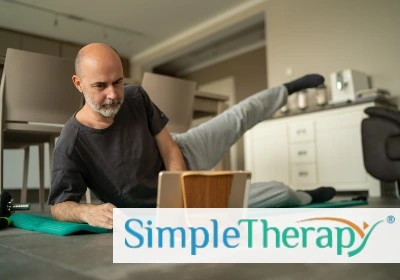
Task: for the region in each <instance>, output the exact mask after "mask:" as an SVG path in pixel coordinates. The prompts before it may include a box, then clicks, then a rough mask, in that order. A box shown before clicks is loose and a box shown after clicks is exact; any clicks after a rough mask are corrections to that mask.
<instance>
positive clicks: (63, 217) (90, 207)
mask: <svg viewBox="0 0 400 280" xmlns="http://www.w3.org/2000/svg"><path fill="white" fill-rule="evenodd" d="M113 208H115V206H114V205H113V204H111V203H105V204H100V205H94V204H79V203H76V202H73V201H65V202H61V203H57V204H54V205H51V207H50V209H51V215H52V216H53V217H54V219H56V220H59V221H65V222H76V223H88V224H89V225H91V226H95V227H102V228H107V229H112V228H113Z"/></svg>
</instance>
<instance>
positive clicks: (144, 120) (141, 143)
mask: <svg viewBox="0 0 400 280" xmlns="http://www.w3.org/2000/svg"><path fill="white" fill-rule="evenodd" d="M75 73H76V74H75V75H74V76H73V77H72V81H73V83H74V85H75V87H76V88H77V89H78V90H79V91H80V92H81V93H82V94H83V96H84V98H85V105H84V106H83V107H82V108H81V109H80V110H79V111H78V112H76V113H75V114H74V115H73V116H72V117H71V118H70V119H69V120H68V122H67V123H66V124H65V126H64V128H63V130H62V132H61V135H60V137H59V139H58V141H57V144H56V147H55V151H54V159H53V170H52V179H51V190H50V195H49V201H48V202H49V204H50V207H51V213H52V215H53V217H54V218H55V219H58V220H61V221H71V222H84V223H88V224H90V225H93V226H100V227H104V228H112V209H113V208H114V207H128V208H132V207H155V204H156V198H157V178H158V173H159V172H160V171H162V170H187V169H192V170H207V169H211V168H212V167H213V166H214V165H215V164H216V163H217V162H218V161H219V160H220V159H221V158H222V156H223V155H224V153H225V152H226V150H227V149H229V147H230V146H231V145H232V144H234V143H235V142H236V141H237V140H238V139H239V138H240V137H241V136H242V135H243V133H245V132H246V131H247V130H248V129H250V128H251V127H253V126H254V125H255V124H257V123H259V122H260V121H263V120H266V119H268V118H269V117H271V116H272V114H273V113H275V112H276V111H277V110H278V109H279V108H280V107H281V106H283V105H284V104H285V103H286V101H287V97H288V95H290V94H292V93H293V92H296V91H299V90H302V89H306V88H310V87H317V86H319V85H321V84H323V82H324V79H323V77H322V76H320V75H317V74H312V75H306V76H304V77H301V78H299V79H297V80H295V81H292V82H290V83H286V84H284V85H282V86H279V87H276V88H272V89H268V90H264V91H261V92H259V93H257V94H255V95H252V96H251V97H249V98H247V99H245V100H243V101H242V102H240V103H239V104H237V105H235V106H233V107H232V108H230V109H228V110H226V111H225V112H223V113H222V114H220V115H218V116H217V117H215V118H213V119H212V120H210V121H208V122H206V123H204V124H202V125H200V126H198V127H196V128H193V129H190V130H189V131H187V132H185V133H182V134H175V135H172V136H171V135H170V133H169V132H168V130H167V129H166V128H165V126H166V124H167V122H168V118H167V116H165V114H164V113H163V112H161V111H160V110H159V108H158V107H157V106H156V105H155V104H153V103H152V102H151V100H150V98H149V96H148V95H147V93H146V92H145V91H144V90H143V88H141V87H139V86H125V87H124V84H123V68H122V63H121V60H120V57H119V55H118V54H117V52H116V51H115V50H114V49H113V48H111V47H110V46H108V45H106V44H102V43H93V44H89V45H87V46H85V47H83V48H82V49H81V50H80V51H79V53H78V55H77V57H76V60H75ZM87 187H88V188H90V189H91V190H92V191H93V193H94V194H95V195H96V196H97V197H98V198H99V199H100V200H101V201H102V202H104V203H103V204H99V205H94V204H81V203H80V200H81V198H82V197H83V195H84V194H85V192H86V189H87ZM334 193H335V191H334V189H333V188H331V187H321V188H318V189H316V190H313V191H305V192H300V191H297V192H295V191H293V190H292V189H290V188H289V187H288V186H286V185H284V184H282V183H280V182H264V183H256V184H253V185H252V186H251V188H250V195H249V206H250V207H287V206H295V205H302V204H308V203H310V202H313V201H314V202H321V201H326V200H329V199H331V198H332V197H333V195H334Z"/></svg>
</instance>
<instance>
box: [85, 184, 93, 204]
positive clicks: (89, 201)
mask: <svg viewBox="0 0 400 280" xmlns="http://www.w3.org/2000/svg"><path fill="white" fill-rule="evenodd" d="M86 203H89V204H90V203H92V196H91V193H90V189H89V188H88V189H87V190H86Z"/></svg>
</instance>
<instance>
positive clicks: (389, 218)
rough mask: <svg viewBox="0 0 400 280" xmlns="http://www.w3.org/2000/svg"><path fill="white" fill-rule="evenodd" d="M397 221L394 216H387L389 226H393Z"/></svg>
mask: <svg viewBox="0 0 400 280" xmlns="http://www.w3.org/2000/svg"><path fill="white" fill-rule="evenodd" d="M395 220H396V218H395V217H394V216H392V215H389V216H387V218H386V221H387V222H388V223H389V224H393V223H394V221H395Z"/></svg>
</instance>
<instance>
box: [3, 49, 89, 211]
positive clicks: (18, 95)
mask: <svg viewBox="0 0 400 280" xmlns="http://www.w3.org/2000/svg"><path fill="white" fill-rule="evenodd" d="M74 72H75V70H74V61H73V60H72V59H66V58H61V57H54V56H49V55H44V54H38V53H32V52H27V51H21V50H16V49H7V53H6V58H5V64H4V71H3V75H2V78H1V84H0V108H1V110H2V112H1V114H0V126H1V129H0V130H1V137H0V159H1V160H0V192H2V191H3V150H4V149H5V148H23V149H24V151H25V156H24V178H23V187H22V190H21V201H22V202H25V200H26V193H27V168H28V160H29V147H30V146H32V145H38V146H39V185H40V186H39V203H40V206H41V209H43V208H44V203H45V198H44V143H49V155H50V170H51V167H52V158H53V150H54V144H55V138H56V137H57V136H58V135H59V134H60V132H61V129H62V128H63V125H64V123H65V122H66V121H67V120H68V119H69V118H70V117H71V116H72V114H73V113H74V112H76V111H77V110H78V109H79V108H80V107H81V106H82V104H83V97H82V95H81V94H78V93H77V90H76V89H75V87H74V86H73V83H72V81H71V76H72V75H73V74H74Z"/></svg>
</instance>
